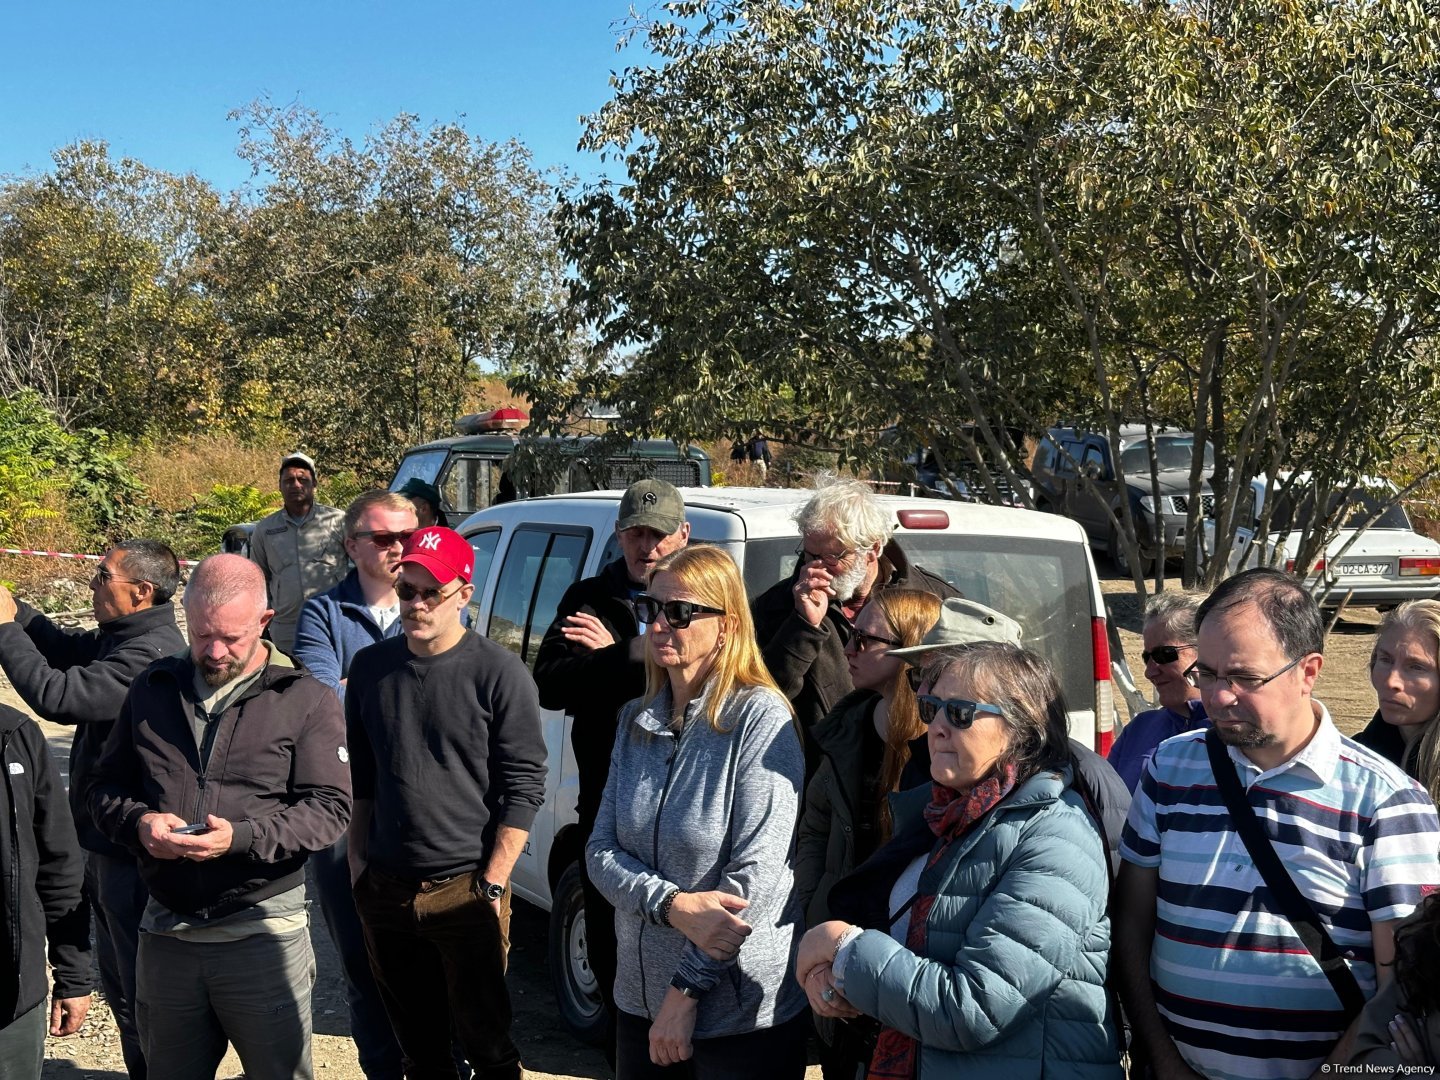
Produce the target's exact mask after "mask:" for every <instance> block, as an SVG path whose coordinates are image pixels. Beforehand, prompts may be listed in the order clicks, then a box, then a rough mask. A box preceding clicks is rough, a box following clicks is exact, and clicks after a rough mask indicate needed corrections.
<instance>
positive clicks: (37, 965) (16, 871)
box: [0, 705, 90, 1027]
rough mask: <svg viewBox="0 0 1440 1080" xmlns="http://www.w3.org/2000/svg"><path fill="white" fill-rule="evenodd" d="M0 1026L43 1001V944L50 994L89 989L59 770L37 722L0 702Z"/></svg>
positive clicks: (79, 870)
mask: <svg viewBox="0 0 1440 1080" xmlns="http://www.w3.org/2000/svg"><path fill="white" fill-rule="evenodd" d="M0 770H3V783H4V785H5V793H4V798H3V799H0V883H3V888H4V896H3V897H0V917H3V922H0V931H3V941H0V1027H4V1026H5V1025H6V1024H9V1023H10V1022H11V1021H13V1020H15V1019H17V1018H18V1017H20V1016H23V1015H24V1014H25V1013H27V1012H29V1011H30V1010H31V1009H33V1008H34V1007H35V1006H37V1005H39V1004H40V1003H41V1002H42V1001H44V1000H45V997H46V993H47V989H48V988H47V987H46V985H45V959H46V942H47V941H48V942H49V959H50V965H51V967H53V968H54V969H55V996H56V997H62V998H70V997H83V996H85V995H86V994H88V993H90V908H89V907H88V906H87V905H85V904H84V903H83V902H82V901H81V899H80V886H81V884H82V883H83V882H84V880H85V863H84V860H83V858H82V856H81V854H80V848H79V846H78V845H77V844H76V843H75V825H74V822H73V821H72V820H71V818H70V808H69V806H67V805H66V802H65V787H64V785H63V784H62V783H61V781H60V771H59V770H58V769H57V768H56V767H55V761H54V759H53V758H52V757H51V756H50V748H49V747H48V746H46V745H45V736H44V735H43V734H42V733H41V731H40V727H39V725H37V724H36V723H35V722H34V721H33V720H31V719H30V718H29V717H28V716H26V715H25V714H24V713H22V712H20V710H18V709H12V708H11V707H10V706H8V705H0Z"/></svg>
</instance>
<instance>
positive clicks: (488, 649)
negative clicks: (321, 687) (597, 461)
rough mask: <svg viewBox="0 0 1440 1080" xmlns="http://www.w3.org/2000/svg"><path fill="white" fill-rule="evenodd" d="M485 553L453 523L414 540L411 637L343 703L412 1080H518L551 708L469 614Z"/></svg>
mask: <svg viewBox="0 0 1440 1080" xmlns="http://www.w3.org/2000/svg"><path fill="white" fill-rule="evenodd" d="M473 570H474V552H473V551H472V550H471V548H470V544H469V542H468V541H466V539H465V538H464V537H463V536H461V535H460V534H459V533H457V532H455V531H454V530H453V529H445V528H441V527H439V526H432V527H431V528H428V529H421V530H420V531H419V532H417V533H416V534H415V535H414V536H412V537H410V539H409V540H408V541H406V543H405V548H404V550H403V552H402V553H401V555H400V576H399V581H398V582H397V583H396V586H395V591H396V593H397V594H398V595H399V597H400V621H401V625H402V627H403V628H404V636H403V637H400V638H395V639H392V640H390V641H382V642H380V643H379V644H378V645H372V646H370V648H368V649H364V650H362V651H361V653H360V655H359V656H358V657H356V659H355V663H354V664H353V665H352V666H351V674H350V682H349V686H348V688H347V692H346V694H345V717H346V721H347V723H348V725H349V732H350V739H351V749H352V750H353V751H354V768H355V818H354V821H353V822H351V825H350V834H349V843H350V867H351V874H352V877H353V879H354V882H355V908H356V910H357V911H358V912H359V913H360V922H361V924H362V925H363V926H364V928H365V945H366V949H367V950H368V952H369V955H370V966H371V969H372V970H373V971H374V973H375V981H376V982H377V983H378V984H379V986H380V993H381V996H382V998H383V1000H384V1002H385V1010H386V1011H387V1012H388V1013H389V1014H390V1022H391V1024H392V1026H393V1027H394V1029H395V1035H396V1037H397V1038H398V1039H399V1041H400V1047H401V1049H402V1050H403V1052H404V1060H405V1075H406V1076H407V1077H409V1078H410V1080H429V1078H432V1077H434V1078H443V1080H453V1078H454V1077H455V1076H456V1068H455V1062H454V1060H453V1058H452V1056H451V1052H450V1039H451V1033H452V1032H454V1033H455V1034H456V1035H458V1036H459V1039H460V1043H461V1045H462V1046H463V1047H464V1049H465V1056H466V1058H468V1059H469V1062H470V1065H471V1067H472V1068H473V1069H474V1070H475V1074H476V1075H477V1076H478V1077H481V1078H484V1080H501V1078H504V1080H519V1077H520V1075H521V1072H520V1053H519V1050H518V1048H517V1047H516V1046H515V1043H514V1041H513V1040H512V1039H511V1037H510V1015H511V1013H510V996H509V993H508V991H507V990H506V988H505V973H504V968H505V950H504V942H503V940H502V933H501V925H500V907H501V903H502V901H503V900H504V898H505V892H506V889H507V887H508V885H509V882H510V871H511V870H512V869H513V868H514V866H515V861H516V860H517V859H518V858H519V857H520V853H521V851H522V850H523V849H524V847H525V841H526V838H527V836H528V835H529V831H530V824H531V822H532V821H534V819H535V813H536V811H537V810H539V809H540V806H541V804H542V803H543V802H544V801H545V740H544V738H543V737H542V735H541V732H540V703H539V701H538V699H537V697H536V692H535V682H534V680H532V679H531V678H530V672H529V671H528V670H527V669H526V667H525V664H524V662H523V661H522V660H521V659H520V658H519V657H518V656H517V655H516V654H515V653H513V652H511V651H510V650H509V649H506V648H504V647H503V646H501V645H498V644H496V643H495V642H493V641H490V640H489V639H488V638H483V637H480V636H479V635H478V634H472V633H471V632H470V631H469V630H466V629H465V627H463V626H462V625H461V624H460V611H461V609H463V608H464V607H465V605H466V604H467V603H469V601H470V596H471V594H472V593H473V592H474V586H472V585H471V583H470V577H471V574H472V572H473Z"/></svg>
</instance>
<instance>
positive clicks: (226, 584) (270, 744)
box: [87, 555, 350, 1080]
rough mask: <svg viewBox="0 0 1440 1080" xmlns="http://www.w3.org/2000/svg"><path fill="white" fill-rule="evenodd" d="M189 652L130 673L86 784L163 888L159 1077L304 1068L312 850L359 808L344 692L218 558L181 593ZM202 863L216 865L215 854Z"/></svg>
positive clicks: (151, 943) (156, 963)
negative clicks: (275, 635)
mask: <svg viewBox="0 0 1440 1080" xmlns="http://www.w3.org/2000/svg"><path fill="white" fill-rule="evenodd" d="M184 604H185V615H186V620H187V623H188V628H189V633H190V650H189V654H188V655H181V656H171V657H165V658H163V659H161V660H157V661H156V662H155V663H154V664H152V665H151V666H150V667H149V668H147V669H146V670H145V671H144V672H142V673H141V674H140V675H139V676H138V677H137V678H136V679H135V681H134V683H133V684H132V685H131V687H130V693H129V695H128V697H127V698H126V699H125V705H124V707H123V708H122V710H121V712H120V718H119V720H118V721H117V722H116V724H115V728H114V730H112V731H111V733H110V737H109V739H108V740H107V741H106V743H105V748H104V750H103V752H102V753H101V756H100V760H99V762H98V763H97V765H96V767H95V771H94V774H93V778H92V781H91V784H90V787H89V791H88V793H87V797H88V801H89V805H90V809H91V812H92V814H93V815H94V820H95V823H96V825H97V826H99V828H100V829H101V830H102V831H103V832H105V833H106V834H107V835H108V836H109V837H110V838H111V839H112V840H114V841H115V842H116V843H118V844H122V845H124V846H125V847H127V848H129V849H130V850H131V851H133V852H134V853H135V855H136V856H137V858H138V859H139V862H140V872H141V875H142V877H143V878H144V879H145V884H146V885H147V887H148V888H149V890H150V903H149V905H148V906H147V907H146V909H145V914H144V917H143V919H142V920H141V924H140V929H141V935H140V954H139V961H138V971H137V975H136V1018H137V1021H138V1026H139V1029H140V1039H141V1044H142V1046H143V1048H144V1051H145V1059H146V1061H147V1063H148V1065H149V1069H150V1074H151V1075H152V1076H176V1077H184V1076H213V1075H214V1074H215V1070H216V1068H217V1067H218V1066H219V1064H220V1060H221V1058H222V1057H224V1055H225V1047H226V1044H227V1042H228V1043H233V1044H234V1046H235V1049H236V1052H237V1053H238V1054H239V1056H240V1061H241V1064H242V1065H243V1066H244V1069H245V1075H246V1076H247V1077H250V1078H251V1080H261V1078H269V1077H274V1078H276V1080H279V1078H285V1080H291V1078H294V1077H309V1076H310V1075H311V1071H310V985H311V983H312V982H313V981H314V977H315V960H314V956H313V954H312V953H311V951H310V933H309V919H308V916H307V914H306V905H305V860H306V857H307V856H308V855H309V854H310V853H311V852H313V851H321V850H323V849H325V848H327V847H329V846H330V845H331V844H333V843H334V842H335V841H336V840H337V839H338V838H339V837H340V835H341V834H342V833H343V831H344V829H345V826H346V824H347V823H348V821H349V818H350V768H349V760H350V755H349V753H348V751H347V750H346V748H345V722H344V718H343V716H342V714H341V710H340V703H339V700H338V699H337V698H336V697H335V694H334V693H333V692H332V691H331V690H330V688H329V687H327V686H325V685H323V684H322V683H320V682H318V681H317V680H316V679H315V678H313V677H312V676H310V675H309V674H307V673H305V672H304V671H303V670H301V669H299V668H296V667H295V666H294V665H293V664H292V663H291V662H290V661H289V659H287V658H286V657H285V655H284V654H283V653H281V652H280V651H279V650H278V649H276V648H275V646H274V645H272V644H271V643H270V642H268V641H265V640H262V638H261V634H262V633H263V631H264V629H265V626H266V624H267V623H268V622H269V621H270V618H271V616H272V615H273V612H272V611H271V610H270V609H269V608H268V607H267V606H266V593H265V578H264V575H263V574H262V573H261V572H260V570H259V568H257V567H256V566H255V565H254V564H253V563H251V562H249V561H248V560H246V559H243V558H241V557H240V556H238V555H212V556H211V557H210V558H208V559H206V560H204V561H203V562H202V563H201V564H200V565H199V566H198V567H197V568H196V570H195V573H194V574H193V575H192V576H191V578H190V584H189V585H188V586H187V588H186V590H185V598H184ZM196 863H203V864H205V865H204V866H203V868H202V867H200V866H196V865H194V864H196Z"/></svg>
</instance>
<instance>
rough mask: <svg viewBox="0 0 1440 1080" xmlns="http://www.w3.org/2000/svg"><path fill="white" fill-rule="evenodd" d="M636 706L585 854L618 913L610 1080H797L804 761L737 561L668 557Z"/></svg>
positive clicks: (652, 596)
mask: <svg viewBox="0 0 1440 1080" xmlns="http://www.w3.org/2000/svg"><path fill="white" fill-rule="evenodd" d="M635 607H636V611H637V613H638V614H639V616H640V621H641V622H643V623H645V624H646V626H647V631H646V682H647V689H646V694H645V696H644V697H643V698H640V699H638V700H636V701H632V702H630V703H629V704H628V705H626V706H625V708H624V709H623V710H622V711H621V713H620V717H619V721H618V731H617V734H616V739H615V748H614V751H613V752H612V754H611V757H610V777H609V780H608V781H607V783H606V785H605V795H604V798H603V800H602V801H601V805H600V814H599V818H598V819H597V821H596V823H595V829H594V831H593V832H592V834H591V836H590V842H589V844H588V845H587V846H586V859H587V864H588V867H589V870H590V877H591V880H592V881H594V883H595V887H596V888H597V889H599V890H600V892H601V893H602V894H603V895H604V896H605V898H606V899H607V900H609V901H610V903H611V904H613V905H614V906H615V936H616V941H617V946H618V950H617V951H618V955H619V956H620V959H621V964H620V973H619V975H618V977H617V978H616V980H615V1004H616V1007H617V1010H618V1013H619V1015H618V1016H617V1018H616V1076H617V1077H618V1078H619V1080H633V1078H637V1077H651V1076H655V1077H666V1076H672V1075H677V1076H686V1077H692V1076H693V1077H696V1078H698V1080H707V1078H717V1080H718V1078H721V1077H725V1078H729V1077H741V1076H745V1077H754V1076H765V1077H772V1076H773V1077H786V1078H796V1080H798V1078H799V1077H801V1076H803V1075H804V1073H805V1036H806V1029H807V1023H806V1019H805V1015H804V1007H805V995H804V993H803V992H802V991H800V988H799V987H798V986H796V984H795V982H794V980H793V979H790V978H788V977H787V976H788V973H789V972H790V970H791V968H792V962H793V959H794V956H795V948H796V945H797V943H798V941H799V934H800V918H799V906H798V904H796V903H795V902H794V899H793V891H794V890H793V885H794V880H793V876H792V873H791V869H790V856H791V852H792V847H793V837H794V832H795V819H796V816H797V814H798V810H799V800H800V786H801V784H802V782H803V781H804V776H805V758H804V754H803V752H802V751H801V748H800V737H799V733H798V731H797V729H796V725H795V722H794V715H793V713H792V711H791V708H790V705H789V702H787V701H786V700H785V698H784V697H783V696H782V695H781V694H780V692H779V690H778V689H777V688H776V686H775V682H774V680H773V679H772V678H771V677H770V674H769V672H768V671H767V670H766V668H765V664H764V661H763V660H762V659H761V657H760V650H759V648H758V647H757V646H756V644H755V630H754V625H753V623H752V622H751V619H750V610H749V606H748V604H747V603H746V598H745V587H744V585H743V583H742V582H741V580H740V573H739V571H738V570H737V569H736V566H735V564H734V562H733V561H731V559H730V557H729V556H728V555H727V554H725V553H724V552H723V551H721V550H720V549H719V548H715V547H707V546H703V545H697V546H693V547H688V548H684V549H682V550H680V551H677V552H675V553H673V554H671V555H668V556H666V557H665V558H663V559H661V560H660V561H659V562H658V563H656V564H655V568H654V569H653V570H652V571H651V574H650V581H649V584H648V585H647V587H646V591H645V592H644V593H641V594H640V595H639V596H638V597H637V598H636V600H635Z"/></svg>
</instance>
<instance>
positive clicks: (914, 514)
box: [895, 510, 950, 529]
mask: <svg viewBox="0 0 1440 1080" xmlns="http://www.w3.org/2000/svg"><path fill="white" fill-rule="evenodd" d="M895 516H896V517H897V518H899V519H900V525H901V527H902V528H906V529H948V528H949V527H950V515H949V513H948V512H946V511H944V510H898V511H896V513H895Z"/></svg>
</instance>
